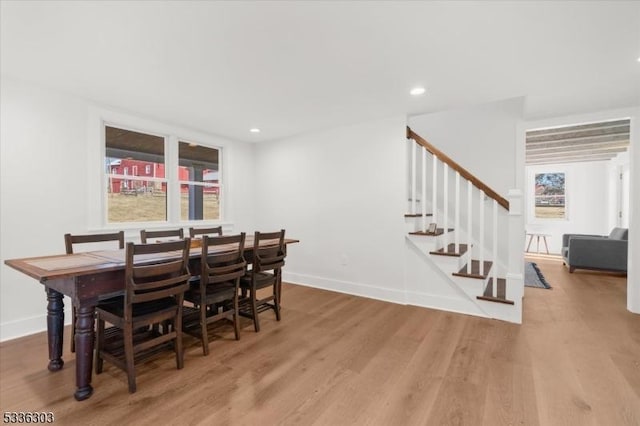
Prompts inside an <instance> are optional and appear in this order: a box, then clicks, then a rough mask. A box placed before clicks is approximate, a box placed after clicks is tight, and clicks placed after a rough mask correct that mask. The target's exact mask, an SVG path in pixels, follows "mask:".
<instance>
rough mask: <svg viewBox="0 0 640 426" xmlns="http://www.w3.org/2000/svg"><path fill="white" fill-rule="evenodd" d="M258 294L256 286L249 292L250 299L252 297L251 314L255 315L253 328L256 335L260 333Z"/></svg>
mask: <svg viewBox="0 0 640 426" xmlns="http://www.w3.org/2000/svg"><path fill="white" fill-rule="evenodd" d="M257 296H258V295H257V294H256V289H255V286H252V288H251V291H250V292H249V297H251V314H252V315H253V328H254V329H255V330H256V333H257V332H259V331H260V320H259V319H258V306H257V305H256V297H257Z"/></svg>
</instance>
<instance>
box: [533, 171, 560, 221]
mask: <svg viewBox="0 0 640 426" xmlns="http://www.w3.org/2000/svg"><path fill="white" fill-rule="evenodd" d="M535 185H536V187H535V206H536V208H535V217H536V218H538V219H564V218H566V196H565V174H564V173H536V175H535Z"/></svg>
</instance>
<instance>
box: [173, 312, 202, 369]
mask: <svg viewBox="0 0 640 426" xmlns="http://www.w3.org/2000/svg"><path fill="white" fill-rule="evenodd" d="M178 306H179V307H178V313H177V315H176V318H175V321H174V324H173V328H174V331H175V333H176V337H175V339H176V344H175V345H174V347H175V350H176V367H177V368H178V370H181V369H182V368H183V367H184V351H183V348H182V300H181V301H180V304H179V305H178ZM205 326H206V324H205ZM205 331H206V328H205ZM208 352H209V345H207V353H208ZM205 355H206V354H205Z"/></svg>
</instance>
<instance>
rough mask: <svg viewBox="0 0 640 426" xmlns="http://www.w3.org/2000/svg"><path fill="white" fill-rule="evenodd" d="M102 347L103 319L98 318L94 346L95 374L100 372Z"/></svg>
mask: <svg viewBox="0 0 640 426" xmlns="http://www.w3.org/2000/svg"><path fill="white" fill-rule="evenodd" d="M103 347H104V320H103V319H100V318H98V327H97V330H96V348H95V370H96V374H100V373H102V366H103V359H102V353H101V351H102V348H103Z"/></svg>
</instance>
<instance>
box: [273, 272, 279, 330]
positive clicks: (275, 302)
mask: <svg viewBox="0 0 640 426" xmlns="http://www.w3.org/2000/svg"><path fill="white" fill-rule="evenodd" d="M273 310H274V311H276V320H277V321H280V290H279V287H278V280H276V282H275V283H274V284H273Z"/></svg>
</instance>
